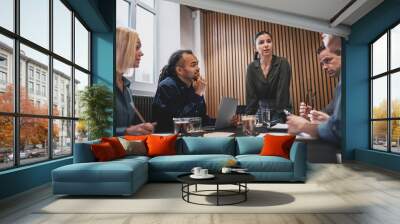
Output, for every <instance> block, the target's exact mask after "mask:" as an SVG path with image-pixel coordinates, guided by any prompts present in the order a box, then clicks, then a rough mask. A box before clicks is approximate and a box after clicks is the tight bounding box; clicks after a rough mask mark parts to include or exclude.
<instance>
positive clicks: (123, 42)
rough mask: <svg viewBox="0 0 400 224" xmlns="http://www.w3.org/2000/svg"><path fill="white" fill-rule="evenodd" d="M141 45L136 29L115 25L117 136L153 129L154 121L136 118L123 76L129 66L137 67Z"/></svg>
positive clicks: (130, 94)
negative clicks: (141, 120) (148, 121)
mask: <svg viewBox="0 0 400 224" xmlns="http://www.w3.org/2000/svg"><path fill="white" fill-rule="evenodd" d="M141 47H142V45H141V42H140V38H139V35H138V33H137V32H136V31H134V30H133V29H130V28H127V27H117V32H116V67H117V69H116V70H117V72H116V80H115V82H116V84H117V91H116V93H117V95H116V100H117V103H116V119H117V120H116V127H117V135H119V136H120V135H143V134H149V133H152V132H153V130H154V125H155V124H154V123H141V122H140V121H138V119H137V118H136V116H135V112H134V102H133V98H132V92H131V90H130V82H129V80H128V79H127V78H125V77H124V76H123V74H124V73H126V72H127V70H128V69H129V68H138V67H139V64H140V59H141V58H142V56H143V52H142V50H141ZM138 123H139V124H138ZM135 124H136V125H135Z"/></svg>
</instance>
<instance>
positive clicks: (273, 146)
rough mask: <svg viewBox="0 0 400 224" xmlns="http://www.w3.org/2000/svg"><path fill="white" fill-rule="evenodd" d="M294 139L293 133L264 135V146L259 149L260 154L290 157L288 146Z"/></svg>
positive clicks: (290, 145) (289, 146)
mask: <svg viewBox="0 0 400 224" xmlns="http://www.w3.org/2000/svg"><path fill="white" fill-rule="evenodd" d="M294 140H296V136H295V135H290V134H287V135H271V134H266V135H265V136H264V146H263V148H262V149H261V152H260V155H261V156H280V157H283V158H286V159H290V157H289V155H290V148H291V147H292V145H293V142H294Z"/></svg>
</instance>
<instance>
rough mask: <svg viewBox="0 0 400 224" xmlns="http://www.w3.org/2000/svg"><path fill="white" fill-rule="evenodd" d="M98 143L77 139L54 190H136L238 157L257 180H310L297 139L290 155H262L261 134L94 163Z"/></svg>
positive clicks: (191, 140)
mask: <svg viewBox="0 0 400 224" xmlns="http://www.w3.org/2000/svg"><path fill="white" fill-rule="evenodd" d="M235 140H236V141H235ZM97 142H98V141H93V142H86V143H77V144H75V151H74V164H71V165H67V166H63V167H59V168H57V169H55V170H53V172H52V177H53V192H54V194H70V195H131V194H133V193H135V192H136V191H137V190H138V189H139V188H140V187H141V186H142V185H144V184H145V183H146V182H147V181H176V177H177V176H178V175H180V174H184V173H188V172H190V171H191V169H192V168H193V167H196V166H199V167H203V168H207V169H209V171H210V172H219V171H220V170H221V168H222V167H223V166H225V165H226V164H227V161H228V160H235V159H236V160H237V161H238V164H239V165H240V166H241V167H243V168H247V169H248V170H249V172H250V173H251V174H253V175H254V176H255V177H256V181H263V182H270V181H286V182H287V181H290V182H294V181H302V182H303V181H305V180H306V171H307V163H306V161H307V157H306V155H307V148H306V145H305V144H304V143H302V142H295V143H294V144H293V145H292V148H291V149H290V159H285V158H282V157H275V156H260V155H259V152H260V150H261V148H262V145H263V138H259V137H238V138H236V139H235V138H202V137H184V138H182V139H178V141H177V145H176V147H177V155H170V156H157V157H153V158H149V157H147V156H127V157H125V158H122V159H118V160H113V161H108V162H95V158H94V156H93V154H92V151H91V149H90V145H91V144H93V143H97ZM235 143H236V144H235ZM234 156H236V157H234Z"/></svg>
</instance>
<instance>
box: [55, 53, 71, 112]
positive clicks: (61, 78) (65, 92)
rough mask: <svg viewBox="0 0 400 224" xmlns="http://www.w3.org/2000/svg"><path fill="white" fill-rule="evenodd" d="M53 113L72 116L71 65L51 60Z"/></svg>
mask: <svg viewBox="0 0 400 224" xmlns="http://www.w3.org/2000/svg"><path fill="white" fill-rule="evenodd" d="M53 71H54V72H53V115H56V116H62V117H72V85H71V84H72V80H71V79H72V75H71V72H72V70H71V66H69V65H66V64H64V63H62V62H60V61H58V60H55V59H54V60H53Z"/></svg>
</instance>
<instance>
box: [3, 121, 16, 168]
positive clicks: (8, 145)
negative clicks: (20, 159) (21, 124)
mask: <svg viewBox="0 0 400 224" xmlns="http://www.w3.org/2000/svg"><path fill="white" fill-rule="evenodd" d="M0 127H1V128H0V170H2V169H5V168H9V167H12V166H13V165H14V152H13V149H14V140H13V137H14V125H13V118H12V117H9V116H0Z"/></svg>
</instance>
